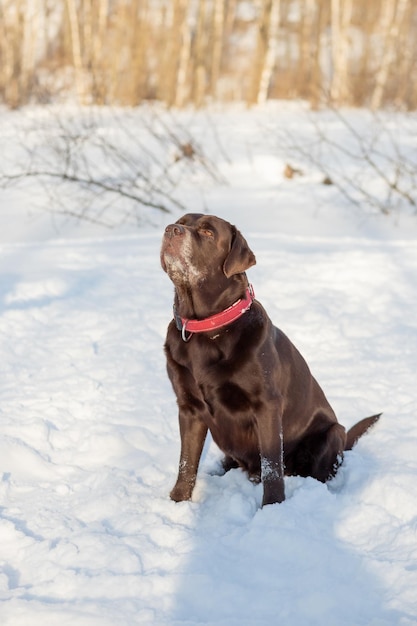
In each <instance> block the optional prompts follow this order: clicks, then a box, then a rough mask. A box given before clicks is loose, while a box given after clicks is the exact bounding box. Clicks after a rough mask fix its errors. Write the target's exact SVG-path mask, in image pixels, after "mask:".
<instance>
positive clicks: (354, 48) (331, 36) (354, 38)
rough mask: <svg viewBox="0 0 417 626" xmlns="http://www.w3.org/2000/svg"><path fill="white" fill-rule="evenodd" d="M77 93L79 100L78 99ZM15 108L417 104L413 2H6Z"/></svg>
mask: <svg viewBox="0 0 417 626" xmlns="http://www.w3.org/2000/svg"><path fill="white" fill-rule="evenodd" d="M74 88H75V94H74ZM0 95H1V98H2V100H3V102H5V103H6V104H7V105H8V106H10V107H13V108H14V107H19V106H21V105H23V104H27V103H35V102H36V103H49V102H51V101H57V100H65V99H66V98H68V97H69V96H74V95H76V97H77V98H78V101H79V103H81V104H107V105H137V104H139V103H141V102H143V101H144V100H159V101H162V102H164V103H166V104H168V105H175V106H177V107H182V106H184V105H187V104H194V105H196V106H199V107H200V106H203V105H204V104H206V103H208V102H212V101H213V100H215V101H227V102H230V101H236V100H238V101H244V102H246V103H248V104H254V103H263V102H264V101H265V100H267V99H268V98H275V99H277V98H278V99H294V98H298V99H304V100H307V101H308V102H310V103H311V105H312V106H313V107H317V106H319V105H321V104H324V103H329V102H331V103H332V104H333V105H349V106H351V105H354V106H369V107H371V108H373V109H378V108H380V107H382V106H385V107H386V106H391V107H396V108H400V109H405V110H412V109H415V108H416V107H417V4H416V2H415V1H414V0H367V1H366V2H364V1H363V0H1V1H0Z"/></svg>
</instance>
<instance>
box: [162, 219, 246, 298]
mask: <svg viewBox="0 0 417 626" xmlns="http://www.w3.org/2000/svg"><path fill="white" fill-rule="evenodd" d="M255 263H256V259H255V255H254V254H253V252H252V250H251V249H250V248H249V246H248V244H247V242H246V240H245V238H244V237H243V235H242V234H241V233H240V232H239V231H238V230H237V228H236V227H235V226H232V224H229V222H226V221H225V220H223V219H221V218H220V217H215V216H214V215H203V214H201V213H187V215H184V216H183V217H181V218H180V219H179V220H178V221H177V222H175V224H170V225H169V226H167V227H166V229H165V233H164V236H163V240H162V248H161V265H162V268H163V270H164V271H165V272H167V274H168V276H169V277H170V279H171V280H172V282H173V283H174V285H180V284H186V285H189V286H190V287H193V286H195V285H197V284H199V283H200V282H202V281H205V280H209V279H210V278H216V276H217V277H218V276H219V275H222V276H223V277H226V278H230V277H231V276H234V275H236V274H241V273H243V272H245V271H246V270H247V269H248V268H249V267H251V266H252V265H255Z"/></svg>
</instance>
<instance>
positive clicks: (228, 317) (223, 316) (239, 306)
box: [174, 285, 255, 341]
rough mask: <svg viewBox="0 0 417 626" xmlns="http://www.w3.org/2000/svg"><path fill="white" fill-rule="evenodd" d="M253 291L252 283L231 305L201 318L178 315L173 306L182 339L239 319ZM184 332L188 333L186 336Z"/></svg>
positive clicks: (248, 303) (252, 296)
mask: <svg viewBox="0 0 417 626" xmlns="http://www.w3.org/2000/svg"><path fill="white" fill-rule="evenodd" d="M254 298H255V293H254V291H253V287H252V285H249V287H248V288H247V289H246V294H245V297H244V298H240V299H239V300H237V301H236V302H235V303H234V304H232V306H229V307H228V308H227V309H225V310H224V311H221V312H220V313H216V314H215V315H210V317H206V318H205V319H203V320H188V319H186V318H185V317H180V316H179V315H178V314H177V312H176V310H175V306H174V319H175V323H176V325H177V328H178V330H180V331H181V336H182V338H183V340H184V341H189V340H190V339H191V335H192V334H193V333H205V332H208V331H210V330H217V329H218V328H222V327H223V326H227V325H228V324H231V323H232V322H234V321H235V320H237V319H239V317H241V316H242V315H243V314H244V313H246V311H248V310H249V309H250V307H251V305H252V302H253V299H254ZM186 333H189V334H188V336H187V335H186Z"/></svg>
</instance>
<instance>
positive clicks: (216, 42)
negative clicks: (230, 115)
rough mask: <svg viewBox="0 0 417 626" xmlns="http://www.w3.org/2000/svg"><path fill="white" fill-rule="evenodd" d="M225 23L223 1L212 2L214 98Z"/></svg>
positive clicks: (212, 77) (211, 91)
mask: <svg viewBox="0 0 417 626" xmlns="http://www.w3.org/2000/svg"><path fill="white" fill-rule="evenodd" d="M224 23H225V7H224V0H214V6H213V46H212V55H211V73H210V94H211V95H212V96H213V97H214V98H215V97H216V95H217V88H218V82H219V76H220V70H221V63H222V52H223V29H224Z"/></svg>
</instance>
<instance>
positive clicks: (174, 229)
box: [165, 224, 185, 237]
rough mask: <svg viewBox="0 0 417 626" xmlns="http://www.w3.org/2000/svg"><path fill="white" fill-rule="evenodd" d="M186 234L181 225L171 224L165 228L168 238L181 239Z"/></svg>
mask: <svg viewBox="0 0 417 626" xmlns="http://www.w3.org/2000/svg"><path fill="white" fill-rule="evenodd" d="M184 233H185V228H184V226H182V225H181V224H170V225H169V226H167V227H166V228H165V235H166V236H167V237H179V236H181V235H183V234H184Z"/></svg>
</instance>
